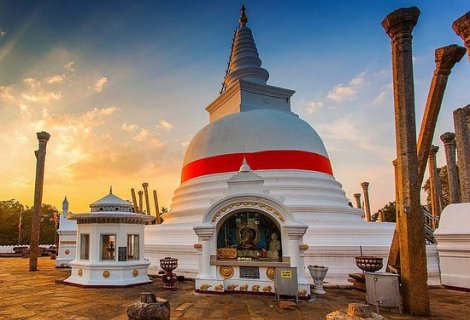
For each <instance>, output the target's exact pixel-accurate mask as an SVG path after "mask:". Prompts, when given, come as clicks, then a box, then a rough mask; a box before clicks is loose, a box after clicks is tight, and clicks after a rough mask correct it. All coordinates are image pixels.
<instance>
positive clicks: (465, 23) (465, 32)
mask: <svg viewBox="0 0 470 320" xmlns="http://www.w3.org/2000/svg"><path fill="white" fill-rule="evenodd" d="M452 29H454V31H455V33H456V34H457V35H458V36H459V37H461V38H462V39H463V41H464V44H465V46H466V47H467V51H468V57H469V58H470V11H468V12H467V13H466V14H464V15H463V16H461V17H460V18H458V19H457V20H455V21H454V23H453V24H452Z"/></svg>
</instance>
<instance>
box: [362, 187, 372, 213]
mask: <svg viewBox="0 0 470 320" xmlns="http://www.w3.org/2000/svg"><path fill="white" fill-rule="evenodd" d="M361 187H362V191H363V192H364V211H365V217H366V221H367V222H369V221H370V204H369V182H363V183H361Z"/></svg>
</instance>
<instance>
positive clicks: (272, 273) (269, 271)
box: [266, 267, 276, 281]
mask: <svg viewBox="0 0 470 320" xmlns="http://www.w3.org/2000/svg"><path fill="white" fill-rule="evenodd" d="M266 276H267V277H268V279H269V280H271V281H274V278H275V276H276V268H274V267H269V268H268V269H266Z"/></svg>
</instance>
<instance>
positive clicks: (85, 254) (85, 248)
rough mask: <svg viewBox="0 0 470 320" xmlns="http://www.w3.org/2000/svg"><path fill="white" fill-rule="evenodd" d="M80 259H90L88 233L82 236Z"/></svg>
mask: <svg viewBox="0 0 470 320" xmlns="http://www.w3.org/2000/svg"><path fill="white" fill-rule="evenodd" d="M80 259H81V260H88V259H90V235H89V234H87V233H81V234H80Z"/></svg>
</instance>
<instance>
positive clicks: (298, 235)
mask: <svg viewBox="0 0 470 320" xmlns="http://www.w3.org/2000/svg"><path fill="white" fill-rule="evenodd" d="M307 228H308V227H307V226H306V225H304V224H300V223H296V224H290V225H288V224H286V225H284V232H285V234H286V236H287V247H288V249H289V256H290V265H291V267H296V268H297V280H298V282H299V283H306V282H307V279H306V278H305V265H303V264H301V262H302V259H301V257H300V249H299V245H300V244H301V241H302V237H303V236H304V234H305V232H306V231H307Z"/></svg>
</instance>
